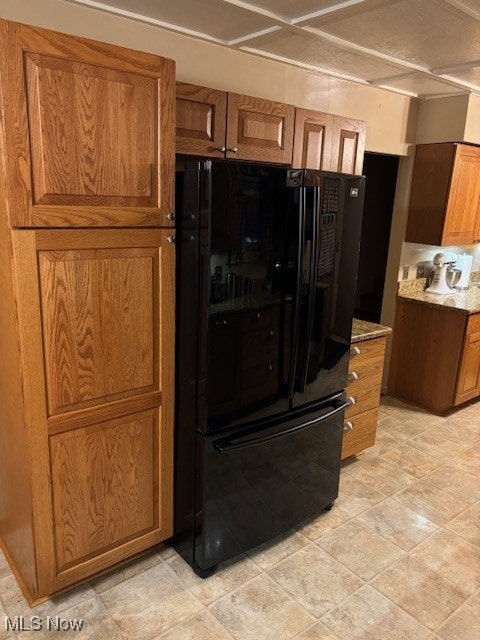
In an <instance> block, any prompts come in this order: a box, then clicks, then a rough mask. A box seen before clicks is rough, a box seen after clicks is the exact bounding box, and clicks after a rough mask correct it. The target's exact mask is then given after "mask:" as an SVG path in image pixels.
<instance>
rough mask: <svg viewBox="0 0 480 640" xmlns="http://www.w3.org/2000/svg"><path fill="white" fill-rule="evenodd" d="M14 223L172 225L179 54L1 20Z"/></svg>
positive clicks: (0, 67) (0, 74)
mask: <svg viewBox="0 0 480 640" xmlns="http://www.w3.org/2000/svg"><path fill="white" fill-rule="evenodd" d="M0 47H2V49H3V55H1V56H0V81H1V85H2V87H4V92H6V93H7V96H6V98H7V99H5V101H4V112H3V127H4V128H3V136H4V143H5V155H6V158H7V163H6V164H7V198H8V202H9V213H10V223H11V225H12V226H13V227H123V226H135V227H140V226H144V227H145V226H162V225H168V224H170V221H169V219H168V215H169V214H171V212H172V210H173V171H174V156H173V154H174V131H173V129H174V127H173V121H174V92H175V88H174V73H175V66H174V63H173V61H171V60H166V59H163V58H160V57H158V56H153V55H150V54H146V53H140V52H133V51H131V50H127V49H123V48H120V47H113V46H111V45H103V44H101V43H98V42H93V41H90V40H85V39H82V38H77V37H72V36H67V35H63V34H60V33H53V32H49V31H44V30H42V29H37V28H35V27H29V26H26V25H21V24H16V23H11V22H6V21H1V22H0Z"/></svg>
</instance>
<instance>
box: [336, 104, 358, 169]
mask: <svg viewBox="0 0 480 640" xmlns="http://www.w3.org/2000/svg"><path fill="white" fill-rule="evenodd" d="M364 152H365V122H363V121H362V120H351V119H350V118H340V117H339V116H334V133H333V143H332V167H333V170H334V171H339V172H341V173H352V174H357V175H359V174H361V173H362V168H363V155H364Z"/></svg>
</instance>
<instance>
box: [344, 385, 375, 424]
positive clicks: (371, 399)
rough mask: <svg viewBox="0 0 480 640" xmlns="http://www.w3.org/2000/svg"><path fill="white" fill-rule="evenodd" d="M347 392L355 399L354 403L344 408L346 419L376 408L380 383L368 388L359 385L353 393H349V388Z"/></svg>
mask: <svg viewBox="0 0 480 640" xmlns="http://www.w3.org/2000/svg"><path fill="white" fill-rule="evenodd" d="M347 393H348V395H349V396H351V397H352V398H354V399H355V404H353V405H351V406H349V407H347V408H346V409H345V418H346V419H347V420H348V419H350V418H352V417H353V416H356V415H358V414H359V413H363V412H364V411H370V410H371V409H378V405H379V402H380V384H377V385H375V386H372V387H368V388H363V387H362V386H360V388H359V389H358V391H356V392H355V393H350V388H349V389H348V392H347Z"/></svg>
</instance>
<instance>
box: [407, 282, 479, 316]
mask: <svg viewBox="0 0 480 640" xmlns="http://www.w3.org/2000/svg"><path fill="white" fill-rule="evenodd" d="M397 297H398V298H399V299H401V300H415V301H416V302H422V303H423V304H426V305H428V306H430V307H445V308H448V309H452V310H453V311H458V312H459V313H466V314H470V313H480V287H479V286H477V285H473V286H471V287H470V289H467V290H466V291H458V292H457V293H452V295H445V296H442V295H439V294H438V293H426V292H425V291H403V292H401V293H398V296H397Z"/></svg>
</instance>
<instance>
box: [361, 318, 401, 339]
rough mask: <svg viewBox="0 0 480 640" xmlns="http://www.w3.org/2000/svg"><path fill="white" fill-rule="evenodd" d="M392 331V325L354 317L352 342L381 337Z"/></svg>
mask: <svg viewBox="0 0 480 640" xmlns="http://www.w3.org/2000/svg"><path fill="white" fill-rule="evenodd" d="M389 333H392V330H391V328H390V327H384V326H383V325H381V324H376V323H375V322H367V321H366V320H357V319H356V318H354V319H353V325H352V343H353V342H361V341H362V340H371V339H372V338H381V337H382V336H387V335H388V334H389Z"/></svg>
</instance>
